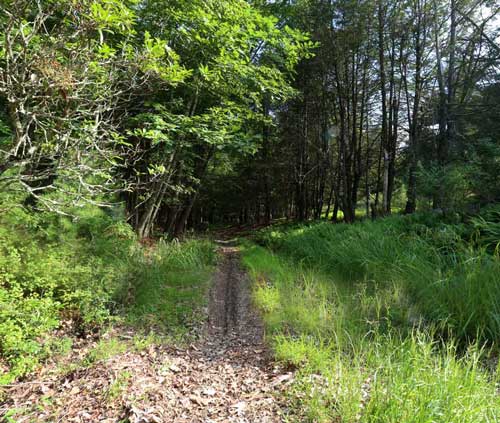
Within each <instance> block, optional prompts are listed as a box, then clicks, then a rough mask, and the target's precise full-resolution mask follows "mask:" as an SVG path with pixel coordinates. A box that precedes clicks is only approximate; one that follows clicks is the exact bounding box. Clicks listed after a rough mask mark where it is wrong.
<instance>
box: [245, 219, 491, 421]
mask: <svg viewBox="0 0 500 423" xmlns="http://www.w3.org/2000/svg"><path fill="white" fill-rule="evenodd" d="M257 241H258V242H259V243H261V244H262V245H264V246H266V247H267V248H263V247H262V246H257V245H254V244H248V245H246V247H245V249H244V262H245V264H246V266H247V267H248V269H249V271H250V273H251V275H252V276H253V278H254V279H255V281H256V288H255V299H256V303H257V305H258V306H259V307H260V308H261V309H262V311H263V314H264V318H265V322H266V330H267V336H268V339H270V341H271V343H272V345H273V347H274V349H275V353H276V356H277V358H278V359H279V360H281V361H283V362H284V363H287V365H289V366H292V367H295V368H297V369H298V373H297V378H296V381H295V383H294V385H293V387H292V389H291V391H290V398H289V400H290V401H291V405H292V409H293V410H295V413H296V414H295V416H294V417H295V419H297V420H298V421H324V422H330V421H345V422H358V421H359V422H394V423H396V422H415V423H417V422H418V423H420V422H422V423H423V422H442V423H448V422H454V423H456V422H464V423H465V422H467V423H472V422H474V423H475V422H495V421H498V419H500V396H499V395H498V384H499V383H500V368H499V367H498V365H497V364H496V363H497V360H496V356H497V353H498V349H497V345H498V340H499V339H498V338H499V336H500V286H499V284H498V281H499V280H500V263H499V260H498V256H496V255H495V252H494V250H495V249H494V248H491V243H487V244H485V243H484V242H483V241H482V240H481V236H480V234H477V233H474V228H473V224H472V222H471V223H468V222H466V223H455V224H450V223H445V222H443V221H442V220H440V219H437V218H436V217H433V216H432V215H426V216H417V217H392V218H387V219H383V220H380V221H376V222H362V223H357V224H354V225H344V224H341V225H332V224H329V223H323V224H322V223H319V224H311V225H304V226H295V227H293V228H286V227H283V228H270V229H266V230H264V231H262V232H261V233H260V234H259V235H258V236H257Z"/></svg>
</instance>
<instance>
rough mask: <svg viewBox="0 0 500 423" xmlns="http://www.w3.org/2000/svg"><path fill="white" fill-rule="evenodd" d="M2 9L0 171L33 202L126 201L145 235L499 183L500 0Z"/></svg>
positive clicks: (347, 210)
mask: <svg viewBox="0 0 500 423" xmlns="http://www.w3.org/2000/svg"><path fill="white" fill-rule="evenodd" d="M87 3H88V4H87ZM86 7H87V8H88V9H86ZM2 10H3V13H2V16H1V18H0V23H1V25H2V35H1V42H2V56H1V61H0V64H1V78H0V104H1V105H2V106H3V107H2V109H1V110H0V123H1V126H0V130H1V132H2V138H1V140H2V141H1V146H2V148H1V154H2V163H1V167H0V172H1V174H0V177H1V178H2V187H3V188H2V189H4V190H5V189H10V190H11V191H12V192H16V193H23V192H24V195H25V198H24V200H22V201H23V202H24V204H25V205H28V206H31V207H34V208H42V209H47V208H48V209H49V210H53V211H61V210H63V211H64V208H66V211H67V210H68V207H72V206H74V205H78V204H82V203H85V202H87V203H88V202H90V203H93V204H100V205H104V206H106V205H107V206H109V205H112V204H119V203H121V204H123V205H125V217H126V219H127V221H128V222H129V223H130V224H131V225H132V226H133V227H134V228H135V230H136V232H137V233H138V234H139V236H140V237H143V238H144V237H150V236H153V235H155V234H156V235H160V234H163V235H166V236H167V237H179V236H180V235H182V234H183V233H184V232H185V230H186V229H188V228H194V229H197V230H200V229H201V230H203V229H206V228H208V227H209V226H210V225H212V224H227V223H231V224H252V223H263V222H269V221H271V220H274V219H280V218H287V219H295V220H299V221H304V220H308V219H320V218H325V219H331V220H333V221H337V220H342V219H343V220H345V221H346V222H352V221H354V220H355V219H357V218H358V217H360V216H369V217H372V218H374V217H377V216H383V215H388V214H390V213H391V212H393V211H403V212H406V213H413V212H415V211H416V210H429V209H434V210H439V211H440V212H441V213H444V214H446V213H450V212H454V211H467V212H471V211H472V212H474V211H477V210H479V209H480V208H481V207H482V206H484V205H487V204H489V203H493V202H495V201H498V199H499V196H500V183H499V180H498V178H499V174H500V169H499V166H500V165H499V162H498V157H499V149H500V147H499V137H500V127H499V120H498V116H499V114H500V81H499V75H500V74H499V57H500V48H499V44H498V31H499V28H498V27H499V25H498V22H499V20H498V16H499V10H498V5H495V2H490V1H464V0H461V1H459V0H447V1H437V0H409V1H402V2H399V1H398V2H392V1H385V0H377V1H362V2H353V1H326V0H317V1H312V2H311V1H292V2H291V1H279V2H266V1H248V2H244V1H236V2H230V1H213V2H212V1H210V2H203V1H194V2H191V1H168V0H162V1H154V2H153V1H151V2H150V1H139V2H130V3H128V2H118V1H112V0H106V1H104V0H103V1H88V2H85V1H82V2H69V3H68V2H64V1H51V2H44V1H40V2H35V3H33V2H29V1H22V0H9V1H7V2H6V3H5V4H4V5H3V6H2ZM86 10H89V11H90V12H89V13H87V12H86Z"/></svg>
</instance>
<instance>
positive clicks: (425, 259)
mask: <svg viewBox="0 0 500 423" xmlns="http://www.w3.org/2000/svg"><path fill="white" fill-rule="evenodd" d="M466 233H468V231H467V228H465V227H464V226H463V225H451V224H444V223H441V222H439V221H437V220H435V219H432V218H429V217H424V218H414V217H400V216H397V217H392V218H386V219H383V220H380V221H376V222H372V221H364V222H360V223H357V224H354V225H343V224H341V225H332V224H328V223H322V224H316V225H312V226H309V227H299V228H296V229H292V230H285V231H273V230H270V231H269V230H268V231H267V232H263V233H261V234H260V237H259V240H260V242H261V243H263V244H265V245H268V246H269V247H270V248H272V249H274V250H275V251H277V252H279V253H280V254H282V255H285V256H287V257H290V258H291V259H293V260H294V261H296V262H300V263H303V264H304V265H307V266H313V267H314V268H315V269H320V270H321V271H322V272H324V273H326V274H329V275H331V276H333V277H335V279H336V280H337V281H342V282H343V283H344V284H347V285H349V284H350V285H352V284H357V283H362V284H363V286H364V289H367V290H381V289H384V290H387V289H388V290H396V291H398V292H399V294H398V295H402V296H404V297H405V298H407V299H408V301H407V302H406V303H407V305H406V306H403V305H401V306H398V307H397V308H396V309H395V308H394V307H390V304H387V307H389V309H388V310H387V312H388V313H389V317H390V314H391V309H392V311H393V312H394V313H395V316H394V317H395V319H396V320H398V319H399V318H400V317H401V314H404V315H406V316H407V318H408V319H410V321H408V322H402V323H404V324H406V323H411V321H412V320H414V319H415V318H417V317H418V318H419V319H424V320H427V321H432V322H435V323H439V324H441V325H444V326H445V327H446V330H447V331H450V333H452V334H453V335H454V336H455V337H458V338H461V339H462V340H464V341H467V340H472V339H476V338H479V339H480V340H489V341H498V340H500V283H498V282H499V281H500V260H499V258H498V256H496V255H494V254H491V253H490V252H488V251H487V249H486V248H482V247H476V246H473V244H472V243H471V242H467V241H466V240H465V241H464V239H463V235H464V234H466ZM414 313H417V316H415V315H414Z"/></svg>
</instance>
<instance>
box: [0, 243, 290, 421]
mask: <svg viewBox="0 0 500 423" xmlns="http://www.w3.org/2000/svg"><path fill="white" fill-rule="evenodd" d="M220 251H221V261H220V263H219V266H218V270H217V272H216V274H215V276H214V278H215V279H214V283H213V286H212V289H211V292H210V299H209V310H208V314H209V316H208V322H207V324H206V327H205V330H204V336H203V339H202V340H201V341H200V342H198V343H197V344H196V345H191V346H190V347H189V348H175V347H167V346H162V345H151V346H150V347H149V348H148V349H147V350H145V351H140V352H138V351H132V350H129V351H127V352H125V353H122V354H118V355H115V356H114V357H112V358H111V359H108V360H105V361H102V362H98V363H97V364H95V365H93V366H92V367H89V368H80V369H77V370H75V371H73V372H70V373H67V374H65V375H63V376H61V375H60V374H57V373H55V372H51V371H50V370H47V371H46V372H42V374H40V375H39V377H38V378H37V380H35V381H31V382H28V383H24V384H22V383H21V384H17V385H15V386H14V387H12V388H10V389H9V390H8V391H7V392H4V395H5V394H6V397H7V398H8V400H7V402H6V403H5V405H4V406H3V407H2V405H1V397H0V421H2V414H5V412H6V411H7V410H13V409H18V410H19V411H17V412H14V413H13V415H12V417H13V418H15V419H16V420H15V421H17V422H18V423H22V422H34V421H36V422H81V423H83V422H89V423H90V422H97V421H99V422H104V423H112V422H130V423H150V422H156V423H163V422H165V423H167V422H175V423H188V422H189V423H196V422H199V423H201V422H203V423H211V422H235V423H247V422H248V423H250V422H252V423H253V422H255V423H274V422H279V421H282V420H283V413H284V412H285V407H283V406H280V404H279V403H278V400H277V399H276V398H277V396H276V394H277V392H279V391H280V390H282V389H285V388H286V386H287V384H288V383H290V382H291V375H290V374H283V373H282V372H281V371H280V370H279V369H277V368H275V367H274V366H273V364H272V362H271V361H270V359H269V354H268V351H267V350H266V347H265V345H264V343H263V325H262V322H261V320H260V319H259V316H258V314H257V313H256V311H255V310H254V309H253V308H252V304H251V283H250V280H249V278H248V276H247V275H246V274H245V272H244V271H243V269H242V268H241V265H240V262H239V253H238V250H237V248H235V247H231V246H228V245H225V246H223V247H221V248H220ZM84 353H85V352H80V353H79V354H80V355H84ZM4 398H5V396H4Z"/></svg>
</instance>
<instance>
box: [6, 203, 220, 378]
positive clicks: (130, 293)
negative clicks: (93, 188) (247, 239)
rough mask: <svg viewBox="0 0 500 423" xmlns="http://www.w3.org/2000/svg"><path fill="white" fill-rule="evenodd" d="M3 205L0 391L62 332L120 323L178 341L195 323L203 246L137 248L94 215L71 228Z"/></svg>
mask: <svg viewBox="0 0 500 423" xmlns="http://www.w3.org/2000/svg"><path fill="white" fill-rule="evenodd" d="M2 203H3V204H2V206H4V205H5V206H6V207H2V211H1V213H0V384H2V383H10V382H11V381H13V380H14V379H16V378H18V377H21V376H23V375H26V374H28V373H29V372H31V371H33V370H35V369H36V368H37V366H38V365H39V364H40V363H41V362H42V361H43V360H44V359H45V358H47V357H49V356H50V355H52V354H54V353H57V352H59V350H60V342H59V340H58V338H57V337H55V334H56V333H55V331H56V330H59V329H62V328H63V326H64V327H71V328H72V333H71V334H70V335H71V336H85V335H86V334H89V333H95V332H97V331H99V330H101V328H103V327H104V326H106V325H109V324H110V323H113V322H117V321H119V322H121V323H122V324H123V323H128V324H131V325H134V326H136V327H139V328H141V329H144V331H149V330H151V328H156V329H158V331H159V332H160V333H162V334H165V335H168V336H174V337H176V338H179V337H182V336H185V335H187V334H189V333H190V331H191V329H192V327H193V326H194V325H195V323H196V319H199V318H200V309H201V308H202V307H203V305H204V301H205V298H206V295H205V288H206V286H207V283H208V280H209V274H210V269H211V265H212V263H213V260H214V249H213V246H212V245H211V244H210V243H209V242H208V241H196V240H192V241H186V242H183V243H169V242H164V241H161V242H160V243H159V244H158V245H157V246H154V247H144V246H142V245H141V244H140V243H139V242H138V241H137V239H136V237H135V235H134V232H133V231H132V229H131V228H130V227H129V226H128V225H127V224H125V223H123V219H120V218H115V217H113V216H112V215H111V214H110V213H108V212H106V211H104V210H101V209H99V208H97V207H86V208H83V209H80V210H77V211H74V215H75V216H76V219H73V218H69V217H64V216H58V215H54V214H49V213H42V212H34V211H28V210H26V209H24V208H22V207H19V206H12V207H9V204H19V202H15V203H14V202H12V203H9V199H8V198H4V197H2ZM58 336H60V334H59V335H58Z"/></svg>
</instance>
